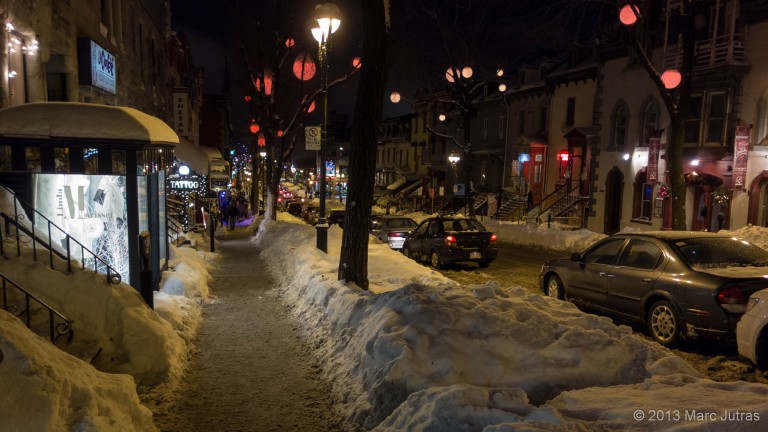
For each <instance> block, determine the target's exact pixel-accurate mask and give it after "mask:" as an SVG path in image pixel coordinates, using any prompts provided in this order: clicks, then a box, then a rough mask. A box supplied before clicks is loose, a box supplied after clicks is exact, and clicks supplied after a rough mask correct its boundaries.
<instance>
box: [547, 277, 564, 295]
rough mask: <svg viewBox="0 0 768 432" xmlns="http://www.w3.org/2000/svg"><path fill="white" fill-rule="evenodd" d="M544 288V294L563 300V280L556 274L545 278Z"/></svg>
mask: <svg viewBox="0 0 768 432" xmlns="http://www.w3.org/2000/svg"><path fill="white" fill-rule="evenodd" d="M546 290H547V292H546V294H547V295H548V296H550V297H552V298H556V299H558V300H565V289H564V288H563V281H561V280H560V278H559V277H557V275H551V276H550V277H548V278H547V285H546Z"/></svg>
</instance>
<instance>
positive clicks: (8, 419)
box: [0, 310, 155, 431]
mask: <svg viewBox="0 0 768 432" xmlns="http://www.w3.org/2000/svg"><path fill="white" fill-rule="evenodd" d="M0 353H2V356H0V357H2V360H0V430H4V431H22V430H29V431H107V430H120V431H151V430H155V426H154V424H153V422H152V413H151V412H150V411H149V410H148V409H146V408H144V407H143V406H142V405H141V403H140V402H139V398H138V396H137V395H136V386H135V384H134V381H133V379H132V378H131V377H130V376H129V375H117V374H107V373H103V372H99V371H97V370H96V369H94V368H93V367H92V366H91V365H89V364H87V363H85V362H82V361H80V360H78V359H76V358H75V357H72V356H70V355H68V354H66V353H64V352H63V351H61V350H59V349H58V348H56V347H54V346H53V345H52V344H51V343H50V342H49V341H47V340H44V339H42V338H40V337H38V336H37V335H34V334H33V333H32V332H31V331H30V330H29V329H27V328H26V327H25V326H24V324H23V323H22V322H21V321H20V320H19V319H17V318H16V317H14V316H13V315H11V314H9V313H7V312H6V311H4V310H0ZM20 413H21V414H20ZM23 413H26V415H24V414H23Z"/></svg>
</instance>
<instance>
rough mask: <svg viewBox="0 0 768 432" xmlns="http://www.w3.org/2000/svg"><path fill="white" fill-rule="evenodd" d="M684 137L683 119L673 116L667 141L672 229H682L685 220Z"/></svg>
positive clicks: (684, 228)
mask: <svg viewBox="0 0 768 432" xmlns="http://www.w3.org/2000/svg"><path fill="white" fill-rule="evenodd" d="M684 138H685V120H684V119H683V120H681V119H680V116H674V117H672V119H671V122H670V125H669V142H668V143H667V162H668V164H667V166H668V169H669V182H670V187H671V191H672V229H673V230H676V231H684V230H686V229H687V224H686V221H685V193H686V186H685V172H684V170H683V140H684Z"/></svg>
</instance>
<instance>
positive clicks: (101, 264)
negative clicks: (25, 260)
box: [0, 188, 122, 285]
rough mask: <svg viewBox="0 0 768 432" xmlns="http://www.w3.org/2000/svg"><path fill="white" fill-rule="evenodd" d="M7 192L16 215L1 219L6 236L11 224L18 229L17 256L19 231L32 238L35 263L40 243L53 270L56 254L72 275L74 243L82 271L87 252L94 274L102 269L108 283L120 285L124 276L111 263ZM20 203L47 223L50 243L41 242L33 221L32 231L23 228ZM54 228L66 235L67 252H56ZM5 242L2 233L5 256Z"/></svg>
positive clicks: (1, 250)
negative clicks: (72, 248)
mask: <svg viewBox="0 0 768 432" xmlns="http://www.w3.org/2000/svg"><path fill="white" fill-rule="evenodd" d="M6 190H7V191H8V192H10V193H11V195H13V198H14V200H13V212H14V215H13V216H10V215H7V214H5V213H0V217H2V218H3V219H5V234H6V236H8V235H10V227H9V226H8V225H9V224H13V225H14V226H15V227H16V254H17V256H19V255H21V235H20V234H19V231H21V232H23V233H24V234H26V235H28V236H30V238H31V241H32V255H33V257H34V259H35V261H37V244H38V243H39V244H40V245H41V246H43V247H44V248H46V249H48V258H49V261H50V266H51V269H53V268H54V267H53V255H54V254H55V255H56V256H58V257H59V258H61V259H63V260H66V261H67V271H68V272H70V273H71V272H72V254H71V248H70V244H71V243H72V242H74V243H75V244H77V245H78V246H80V263H81V265H82V269H83V270H85V269H86V252H87V253H88V254H89V255H90V257H89V259H91V258H92V259H93V272H94V273H99V269H100V268H101V269H102V273H106V275H107V283H111V284H113V285H117V284H119V283H120V282H121V281H122V276H120V273H119V272H118V271H117V270H115V269H114V268H112V266H110V265H109V263H107V262H106V261H105V260H104V259H102V258H101V257H100V256H98V255H96V253H95V252H93V251H91V250H90V249H88V248H87V247H85V245H83V244H82V243H80V242H79V241H78V240H77V239H75V238H73V237H72V236H70V235H69V233H67V232H66V231H64V230H63V229H62V228H61V227H59V226H58V225H56V224H55V223H53V222H52V221H51V220H50V219H48V218H47V217H45V216H44V215H43V214H42V213H40V212H39V211H37V210H36V209H35V208H34V207H33V206H31V205H30V204H29V203H27V202H25V201H24V200H22V199H20V198H18V197H17V196H16V194H15V193H14V192H13V191H12V190H10V189H8V188H6ZM19 202H21V203H22V204H26V205H27V207H29V208H30V209H32V211H33V212H34V215H35V216H39V217H41V218H42V219H43V220H45V221H46V222H47V226H48V243H47V244H46V243H45V242H44V241H41V240H39V239H38V238H37V230H36V229H35V223H34V222H33V221H31V220H30V221H29V225H30V226H31V229H30V228H27V227H24V226H21V223H20V222H19V221H20V220H23V219H24V218H25V217H26V214H22V215H19V209H18V203H19ZM52 228H55V229H57V230H58V231H59V232H61V233H62V234H63V235H64V237H65V239H66V242H65V244H66V248H65V252H60V251H58V250H54V247H53V241H52V237H51V231H52ZM4 241H5V240H4V239H3V237H2V233H0V254H4V253H5V251H4V248H3V243H4Z"/></svg>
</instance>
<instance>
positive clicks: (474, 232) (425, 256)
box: [403, 216, 499, 268]
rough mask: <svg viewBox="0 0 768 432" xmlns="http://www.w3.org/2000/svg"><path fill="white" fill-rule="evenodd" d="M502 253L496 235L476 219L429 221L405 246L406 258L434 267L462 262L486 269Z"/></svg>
mask: <svg viewBox="0 0 768 432" xmlns="http://www.w3.org/2000/svg"><path fill="white" fill-rule="evenodd" d="M498 252H499V251H498V249H497V248H496V234H494V233H492V232H490V231H487V230H486V229H485V227H484V226H483V224H481V223H480V222H478V221H477V220H475V219H470V218H465V217H459V216H446V217H433V218H429V219H425V220H424V221H423V222H422V223H421V224H420V225H419V226H418V227H417V228H416V230H414V231H413V233H412V234H411V235H410V236H408V238H406V239H405V244H403V254H404V255H405V256H407V257H409V258H412V259H414V260H416V261H428V262H429V263H430V264H432V267H434V268H441V267H442V266H443V265H445V264H447V263H454V262H460V261H472V262H476V263H477V265H479V266H480V268H486V267H488V266H489V265H490V264H491V261H493V260H495V259H496V255H497V254H498Z"/></svg>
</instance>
